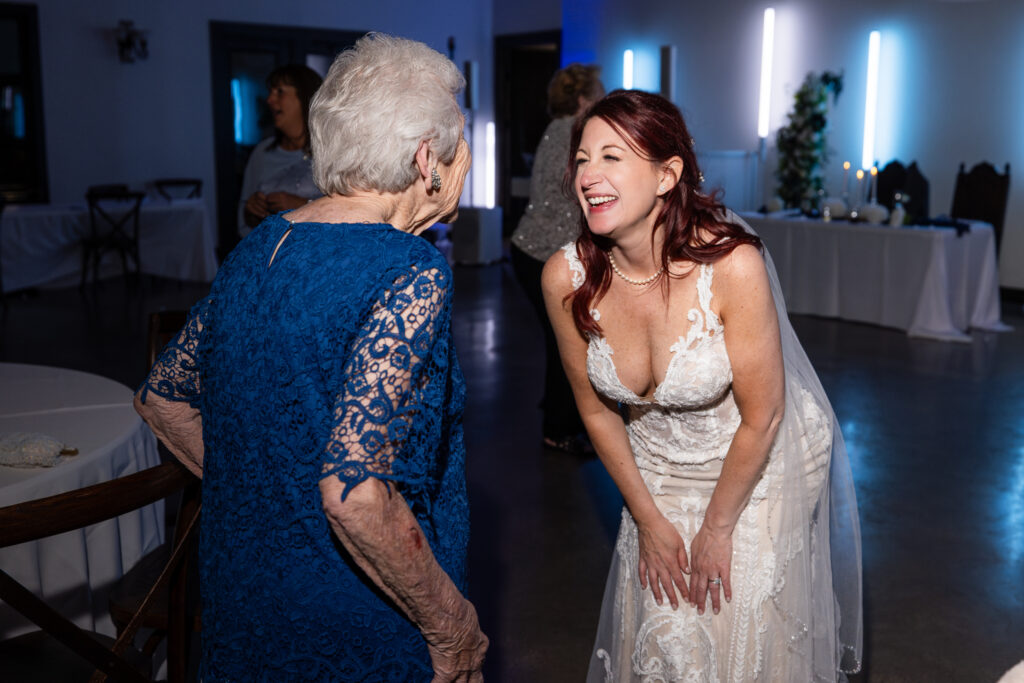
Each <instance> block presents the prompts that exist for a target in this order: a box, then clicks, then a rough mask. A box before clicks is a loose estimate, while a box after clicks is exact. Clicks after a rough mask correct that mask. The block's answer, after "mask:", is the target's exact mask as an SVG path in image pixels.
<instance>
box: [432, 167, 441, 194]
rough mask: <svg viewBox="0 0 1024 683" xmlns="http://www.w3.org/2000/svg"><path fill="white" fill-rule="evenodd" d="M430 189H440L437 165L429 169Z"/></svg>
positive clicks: (436, 190)
mask: <svg viewBox="0 0 1024 683" xmlns="http://www.w3.org/2000/svg"><path fill="white" fill-rule="evenodd" d="M430 189H432V190H433V191H434V192H440V191H441V176H440V175H438V173H437V167H434V168H432V169H430Z"/></svg>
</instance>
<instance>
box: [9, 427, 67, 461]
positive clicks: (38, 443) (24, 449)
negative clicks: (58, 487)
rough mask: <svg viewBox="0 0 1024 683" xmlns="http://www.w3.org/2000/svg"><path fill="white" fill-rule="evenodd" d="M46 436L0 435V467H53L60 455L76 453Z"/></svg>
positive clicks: (32, 433)
mask: <svg viewBox="0 0 1024 683" xmlns="http://www.w3.org/2000/svg"><path fill="white" fill-rule="evenodd" d="M77 452H78V451H76V450H75V449H73V448H68V447H67V446H66V445H65V444H64V443H63V442H61V441H58V440H57V439H55V438H53V437H52V436H47V435H46V434H37V433H34V432H12V433H10V434H3V435H0V465H5V466H7V467H53V466H54V465H56V464H57V463H59V462H60V461H61V455H62V454H63V455H72V454H75V453H77Z"/></svg>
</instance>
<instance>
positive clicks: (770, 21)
mask: <svg viewBox="0 0 1024 683" xmlns="http://www.w3.org/2000/svg"><path fill="white" fill-rule="evenodd" d="M774 52H775V9H774V8H772V7H769V8H768V9H766V10H765V11H764V32H763V34H762V36H761V99H760V105H759V106H758V109H757V137H759V138H762V139H764V138H766V137H768V114H769V111H770V109H771V101H772V55H773V53H774Z"/></svg>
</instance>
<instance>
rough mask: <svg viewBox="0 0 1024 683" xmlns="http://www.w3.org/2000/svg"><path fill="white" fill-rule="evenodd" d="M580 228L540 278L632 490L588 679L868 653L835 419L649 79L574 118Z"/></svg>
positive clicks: (811, 669)
mask: <svg viewBox="0 0 1024 683" xmlns="http://www.w3.org/2000/svg"><path fill="white" fill-rule="evenodd" d="M566 183H567V184H569V185H571V188H572V190H573V191H574V192H575V195H576V197H577V198H578V200H579V202H580V206H581V207H582V220H581V223H582V225H581V228H582V232H581V235H580V237H579V238H578V239H577V241H576V242H574V243H570V244H567V245H566V246H565V247H564V248H563V249H562V250H561V251H560V252H559V253H556V254H555V255H554V256H552V257H551V258H550V259H549V260H548V262H547V264H546V266H545V269H544V275H543V288H544V295H545V300H546V302H547V307H548V312H549V315H550V317H551V321H552V325H553V326H554V329H555V334H556V336H557V337H558V343H559V349H560V353H561V357H562V362H563V364H564V365H565V369H566V374H567V375H568V377H569V381H570V383H571V384H572V387H573V391H574V394H575V396H576V402H577V405H578V407H579V411H580V415H581V417H582V418H583V421H584V424H585V425H586V427H587V431H588V433H589V435H590V438H591V441H592V442H593V444H594V447H595V449H596V451H597V453H598V455H599V456H600V458H601V460H602V462H603V463H604V465H605V466H606V468H607V469H608V472H609V474H610V475H611V476H612V478H613V480H614V481H615V483H616V485H617V486H618V488H619V490H620V491H621V492H622V495H623V498H624V500H625V508H624V509H623V515H622V525H621V527H620V530H619V537H618V540H617V542H616V548H615V556H614V558H613V560H612V566H611V571H610V573H609V577H608V583H607V586H606V589H605V598H604V604H603V607H602V613H601V623H600V626H599V629H598V635H597V640H596V643H595V648H594V655H593V657H592V658H591V661H590V674H589V677H588V680H590V681H616V682H620V681H677V680H687V681H690V680H693V681H697V680H699V681H773V682H774V681H799V682H801V683H805V682H806V681H812V680H819V679H821V680H828V681H834V680H836V679H837V678H840V679H842V678H845V673H844V672H852V671H856V670H858V669H859V667H860V651H861V640H862V635H861V601H860V541H859V523H858V519H857V508H856V500H855V497H854V492H853V487H852V480H851V477H850V468H849V462H848V460H847V457H846V452H845V447H844V445H843V440H842V435H841V434H840V432H839V429H838V426H837V424H836V419H835V415H834V413H833V412H832V408H831V406H830V405H829V402H828V398H827V397H826V396H825V393H824V391H823V389H822V387H821V384H820V383H819V382H818V379H817V376H816V375H815V373H814V370H813V368H812V367H811V365H810V362H809V361H808V360H807V357H806V355H805V354H804V352H803V349H802V348H801V347H800V343H799V341H797V339H796V336H795V334H794V333H793V330H792V327H791V326H790V324H789V321H788V318H787V317H786V313H785V304H784V302H783V300H782V296H781V293H780V291H779V288H778V280H777V277H776V276H775V272H774V267H773V266H772V265H771V260H770V258H769V257H768V255H767V253H766V252H764V250H763V246H762V245H761V242H760V239H759V238H758V237H757V236H756V235H755V234H753V232H752V231H750V229H749V228H748V227H746V226H745V225H743V224H742V222H741V221H739V219H738V218H737V217H736V216H735V215H733V214H731V213H729V212H728V211H727V210H726V209H725V207H724V206H722V204H721V203H720V202H719V201H718V200H717V199H716V197H715V196H714V195H707V194H704V193H703V192H702V190H701V176H700V171H699V169H698V167H697V163H696V156H695V154H694V151H693V142H692V140H691V139H690V136H689V133H688V132H687V129H686V124H685V123H684V122H683V120H682V117H681V116H680V114H679V111H678V109H676V107H675V106H674V105H673V104H672V103H670V102H668V101H667V100H665V99H664V98H662V97H660V96H658V95H652V94H649V93H643V92H637V91H616V92H613V93H611V94H609V95H608V96H607V97H605V98H604V99H603V100H600V101H599V102H597V103H596V104H595V105H594V106H592V107H591V108H590V109H589V110H588V111H587V112H586V113H585V114H584V115H583V116H582V117H581V118H580V119H579V121H578V122H577V124H576V125H575V127H574V129H573V137H572V157H571V160H570V165H569V167H568V168H567V172H566Z"/></svg>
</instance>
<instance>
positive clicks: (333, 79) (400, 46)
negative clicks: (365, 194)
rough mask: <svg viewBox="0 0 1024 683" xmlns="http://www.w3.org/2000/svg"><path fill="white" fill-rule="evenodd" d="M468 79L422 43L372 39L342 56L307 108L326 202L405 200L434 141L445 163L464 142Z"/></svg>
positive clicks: (315, 170) (378, 36)
mask: <svg viewBox="0 0 1024 683" xmlns="http://www.w3.org/2000/svg"><path fill="white" fill-rule="evenodd" d="M465 83H466V81H465V78H463V76H462V73H461V72H459V70H458V68H457V67H456V66H455V65H454V64H452V62H451V61H450V60H448V59H447V58H446V57H444V56H443V55H441V54H440V53H439V52H437V51H436V50H433V49H431V48H429V47H427V46H426V45H424V44H423V43H420V42H417V41H414V40H408V39H406V38H398V37H395V36H389V35H386V34H383V33H368V34H367V35H365V36H363V37H362V38H360V39H359V40H358V41H356V44H355V46H353V47H352V48H351V49H348V50H345V51H344V52H342V53H341V54H339V55H338V56H337V58H336V59H335V60H334V63H333V64H331V68H330V70H329V71H328V72H327V77H326V78H325V79H324V83H323V85H322V86H320V89H319V90H318V91H317V93H316V95H315V96H314V97H313V102H312V104H311V105H310V108H309V135H310V144H311V146H312V150H313V180H314V181H315V182H316V185H317V187H319V188H320V191H321V192H323V193H324V194H342V195H345V194H350V193H351V192H352V191H354V190H364V191H366V190H371V191H379V192H400V191H402V190H404V189H406V188H407V187H409V186H410V185H411V184H412V183H413V181H414V180H415V179H416V177H417V175H418V170H417V168H416V165H415V156H416V149H417V148H418V147H419V144H420V142H421V141H423V140H429V141H430V146H431V149H433V150H434V153H435V154H437V156H438V158H439V159H440V160H441V161H442V162H444V163H448V162H450V161H451V160H452V159H454V158H455V151H456V149H457V147H458V144H459V140H460V139H461V137H462V126H463V118H462V112H461V110H460V109H459V105H458V103H457V102H456V101H455V95H456V94H458V93H459V91H461V90H462V88H463V87H464V86H465Z"/></svg>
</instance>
